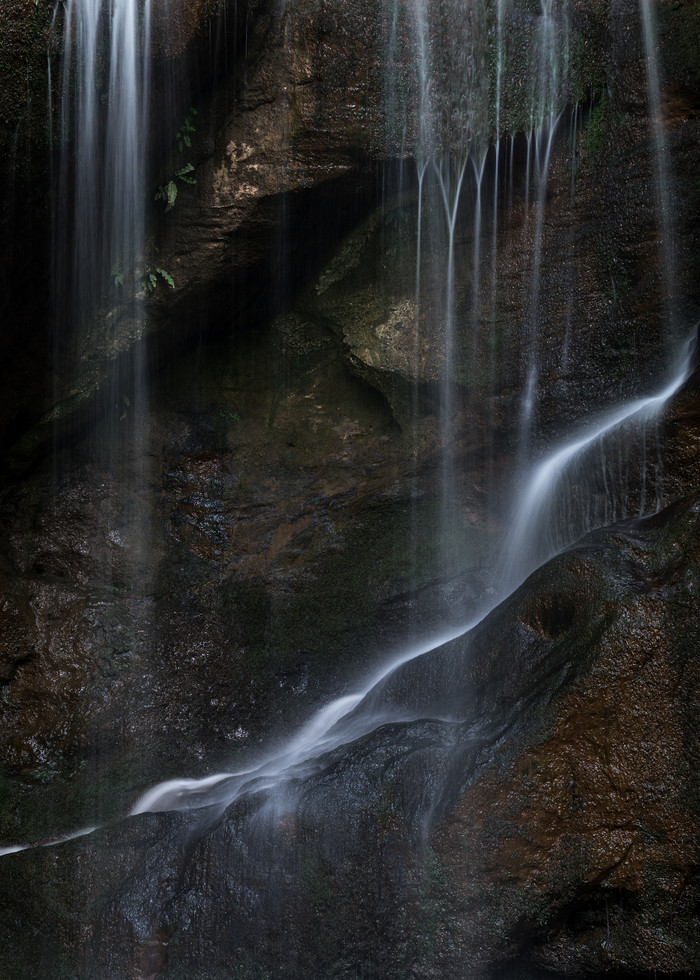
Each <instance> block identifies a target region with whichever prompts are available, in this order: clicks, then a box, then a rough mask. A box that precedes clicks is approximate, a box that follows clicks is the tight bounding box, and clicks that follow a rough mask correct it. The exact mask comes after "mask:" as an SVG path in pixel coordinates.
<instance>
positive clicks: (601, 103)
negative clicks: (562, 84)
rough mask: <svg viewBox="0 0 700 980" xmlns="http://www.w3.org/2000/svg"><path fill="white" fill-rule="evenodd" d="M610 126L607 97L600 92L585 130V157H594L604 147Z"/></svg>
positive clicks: (604, 93)
mask: <svg viewBox="0 0 700 980" xmlns="http://www.w3.org/2000/svg"><path fill="white" fill-rule="evenodd" d="M609 125H610V113H609V104H608V96H607V93H606V92H602V93H601V95H600V97H599V99H598V101H597V102H596V104H595V105H594V107H593V111H592V112H591V115H590V118H589V120H588V123H587V125H586V130H585V148H586V155H587V156H596V155H597V154H598V153H600V152H601V150H602V149H603V147H604V146H605V142H606V140H607V136H608V130H609Z"/></svg>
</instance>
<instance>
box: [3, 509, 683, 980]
mask: <svg viewBox="0 0 700 980" xmlns="http://www.w3.org/2000/svg"><path fill="white" fill-rule="evenodd" d="M699 535H700V501H699V500H698V499H697V497H694V498H691V499H688V500H685V501H683V502H681V503H679V504H677V505H674V506H673V507H671V508H669V509H668V510H666V511H664V512H662V513H661V514H659V515H657V516H656V517H653V518H649V519H647V520H645V521H636V522H628V523H626V524H622V525H619V526H618V527H617V528H615V529H613V530H612V531H610V532H596V533H594V534H592V535H589V536H588V537H587V538H585V539H584V540H583V541H582V542H581V543H580V544H579V545H578V546H577V547H576V548H574V549H572V550H571V551H569V552H567V553H564V554H563V555H561V556H559V557H558V558H557V559H555V560H554V561H553V562H551V563H549V564H548V565H546V566H544V567H543V568H542V569H540V570H539V571H538V572H537V573H535V574H534V575H533V576H532V577H531V578H530V579H529V580H528V581H527V582H526V583H525V584H524V585H523V586H522V587H521V588H520V589H519V590H518V591H517V592H516V593H515V594H514V595H513V596H512V597H511V598H510V599H509V600H507V601H506V602H505V603H503V605H501V606H500V607H498V608H497V609H496V610H494V612H493V613H492V614H491V615H490V616H489V617H488V618H487V619H486V620H485V621H484V622H482V624H480V626H479V627H477V628H476V630H474V631H473V632H472V633H471V634H470V635H469V637H468V638H467V639H459V640H456V641H453V642H452V643H451V644H448V645H447V646H445V647H443V648H440V649H438V650H436V651H433V652H432V653H429V654H427V655H425V656H424V657H422V658H419V659H418V660H416V661H414V662H411V663H409V664H407V665H405V666H404V667H403V668H402V669H401V670H400V671H399V672H398V673H397V674H395V675H394V676H393V677H392V678H390V679H389V680H388V681H387V682H386V683H385V686H384V688H383V690H382V691H380V692H378V693H377V694H375V696H374V698H375V704H374V705H373V707H374V708H375V709H376V707H377V703H378V702H382V701H383V702H384V704H385V705H388V704H392V705H394V706H395V707H396V706H402V707H403V708H404V709H407V710H408V713H409V714H410V715H412V716H413V718H414V720H412V721H406V722H404V723H401V722H396V721H395V722H391V723H388V724H385V725H384V726H382V727H380V728H379V729H377V730H376V731H375V732H374V733H373V734H370V735H368V736H366V737H365V738H363V739H361V740H360V741H358V742H356V743H355V744H353V745H352V746H349V747H345V748H343V749H340V750H336V751H334V752H332V753H330V754H328V755H326V756H322V757H321V758H319V759H318V760H317V761H316V762H315V763H314V764H313V765H312V766H311V767H310V768H309V769H307V770H306V771H302V770H301V769H300V770H298V771H297V772H296V774H295V773H294V772H292V773H291V774H290V778H289V779H288V781H287V782H286V783H285V784H283V785H282V786H281V787H280V789H279V790H278V791H277V792H275V793H270V792H265V791H263V792H259V793H258V794H256V795H253V796H251V797H250V798H248V799H244V800H242V801H239V802H238V803H235V804H233V805H232V806H231V807H229V809H228V810H226V811H225V812H224V813H221V811H220V810H219V809H218V808H213V809H211V810H204V811H193V812H191V813H189V814H180V815H178V814H173V815H167V814H166V815H160V816H149V815H146V816H144V817H140V818H138V819H137V820H134V821H130V822H129V823H127V824H125V825H124V826H122V827H117V828H114V829H113V830H108V831H104V832H101V833H100V835H99V836H98V837H97V838H92V839H90V838H86V839H85V840H84V841H83V842H81V843H79V844H78V843H76V844H70V845H64V846H63V847H62V848H58V849H55V850H52V851H43V852H41V851H35V852H29V853H27V854H26V855H24V856H23V855H21V854H20V855H17V856H16V857H10V858H7V859H6V861H7V862H8V863H7V864H6V865H5V867H6V868H8V869H10V877H9V880H12V875H13V874H18V875H21V874H25V875H26V874H31V875H33V876H35V878H36V880H37V881H48V880H50V878H51V877H53V876H54V875H56V874H58V876H59V877H60V875H61V873H62V872H61V868H62V867H63V868H68V867H70V868H72V869H74V872H75V873H76V874H78V876H79V878H80V894H81V895H82V896H84V897H85V898H84V900H85V902H86V906H85V905H81V919H82V921H83V923H84V926H83V931H82V933H81V935H80V936H79V937H74V938H73V939H71V942H70V944H69V947H70V948H71V949H72V950H73V953H72V954H69V955H73V956H76V957H77V959H79V960H80V962H81V963H82V966H81V967H79V968H78V973H79V975H81V976H83V975H84V976H92V975H98V974H99V975H100V976H105V977H117V976H126V975H128V976H135V977H145V976H147V975H151V974H150V973H148V972H147V971H146V968H145V965H144V964H145V961H146V959H148V962H149V963H151V966H150V967H149V969H150V970H152V972H153V975H159V976H163V977H171V976H172V977H176V976H178V975H179V974H180V973H182V972H184V973H185V975H189V976H202V977H208V976H211V977H214V976H217V975H218V973H219V972H221V971H222V970H225V969H227V968H228V969H230V968H232V967H233V966H236V967H240V965H241V964H244V975H245V976H251V977H254V976H259V975H260V976H262V975H268V976H272V977H277V976H279V977H282V976H288V977H301V976H309V975H324V974H328V973H331V972H332V973H333V975H337V976H340V977H345V976H348V977H349V976H353V975H355V974H356V972H357V970H358V969H359V968H360V964H362V968H363V970H364V971H365V973H366V975H368V976H376V977H386V978H394V977H396V978H398V977H405V976H406V975H407V972H410V975H414V976H418V977H428V976H435V975H436V974H437V975H442V976H450V977H455V978H462V977H463V978H465V980H466V978H468V977H482V976H487V975H489V971H490V970H491V969H492V968H493V967H494V966H495V965H498V964H504V963H508V962H511V963H512V962H517V963H519V964H520V967H521V968H522V969H523V970H524V969H526V968H527V967H528V966H529V967H530V968H533V969H534V968H536V967H538V966H539V967H542V968H547V969H549V970H553V971H558V972H560V973H562V974H566V975H567V976H581V975H588V974H590V973H595V972H600V973H606V972H611V971H612V972H614V971H621V972H622V973H624V974H635V973H643V972H646V971H652V970H658V971H659V973H660V974H662V975H663V974H668V973H679V974H680V973H683V972H686V971H689V972H692V971H694V970H696V969H698V965H699V964H698V959H697V957H698V950H697V928H698V921H697V901H698V890H699V889H700V882H699V881H698V877H697V866H698V857H699V856H700V855H699V854H698V819H699V817H698V811H697V767H698V761H699V753H700V745H699V744H698V732H697V725H696V717H697V709H698V697H699V696H700V690H699V686H698V684H699V681H700V677H699V675H698V667H697V651H696V639H697V633H698V626H699V625H700V624H699V623H698V606H697V596H696V592H697V590H698V589H699V588H700V565H699V564H698V560H697V559H698V554H700V552H699V551H698V546H699V544H700V538H699ZM417 679H420V680H421V682H422V685H417V684H416V680H417ZM407 694H408V698H409V700H407ZM421 716H422V720H419V719H420V718H421ZM438 719H441V720H438ZM106 855H108V858H107V860H106V864H107V866H108V867H109V868H110V869H111V870H110V877H109V878H108V880H101V879H100V880H98V877H97V876H96V869H97V868H99V867H100V866H101V865H102V863H104V861H105V856H106ZM49 867H50V868H51V874H49ZM117 867H120V868H122V869H124V870H123V871H122V872H118V871H115V869H116V868H117ZM6 880H8V879H6ZM81 901H82V900H81ZM37 904H39V905H40V904H41V903H40V900H39V901H38V903H37ZM9 907H10V909H11V910H14V909H17V910H19V909H20V907H21V908H23V909H24V911H25V914H28V919H27V921H28V922H29V926H28V929H29V932H30V933H31V932H32V931H33V930H36V929H38V928H42V929H45V930H47V933H48V935H49V936H50V937H51V942H52V943H53V942H57V943H58V944H59V946H60V943H61V942H62V941H64V942H65V940H62V939H61V935H62V931H63V930H64V929H66V928H67V924H68V923H69V922H70V919H71V915H72V914H74V912H73V909H72V906H71V901H70V899H66V900H65V904H64V905H62V906H61V907H59V908H58V910H56V909H55V908H54V909H53V910H52V911H48V910H45V909H41V911H37V908H32V902H31V901H29V900H26V899H19V898H15V899H13V900H11V901H10V906H9ZM85 907H87V912H85V911H84V909H85ZM13 914H14V912H13V911H11V912H10V918H12V915H13ZM73 944H75V945H73ZM27 948H28V950H30V947H27ZM26 955H27V956H28V957H29V959H28V960H26V962H31V961H32V957H35V958H36V957H37V955H40V954H37V953H36V951H30V952H27V954H26ZM154 957H155V960H157V962H155V960H153V958H154ZM152 960H153V962H151V961H152ZM178 971H179V972H178Z"/></svg>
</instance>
